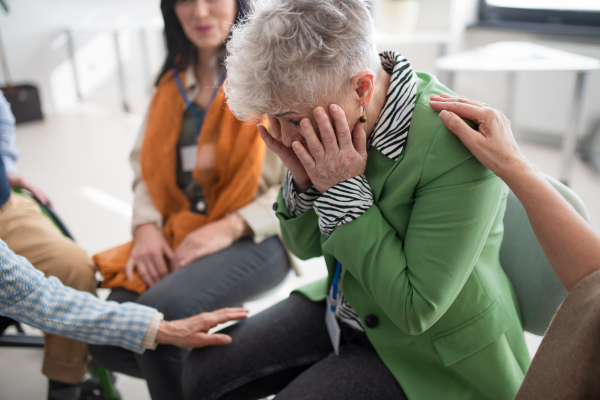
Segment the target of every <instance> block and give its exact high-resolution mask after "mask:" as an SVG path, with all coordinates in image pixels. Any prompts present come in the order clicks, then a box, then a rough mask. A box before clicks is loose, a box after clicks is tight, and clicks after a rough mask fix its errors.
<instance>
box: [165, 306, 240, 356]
mask: <svg viewBox="0 0 600 400" xmlns="http://www.w3.org/2000/svg"><path fill="white" fill-rule="evenodd" d="M247 315H248V310H246V309H244V308H221V309H220V310H216V311H213V312H206V313H202V314H198V315H194V316H193V317H190V318H185V319H178V320H175V321H162V322H161V323H160V326H159V327H158V333H157V334H156V343H158V344H171V345H174V346H179V347H184V348H193V347H205V346H220V345H225V344H229V343H231V337H230V336H227V335H224V334H222V333H215V334H212V335H210V334H208V331H209V330H210V329H212V328H214V327H215V326H217V325H219V324H222V323H225V322H228V321H234V320H238V319H244V318H246V316H247Z"/></svg>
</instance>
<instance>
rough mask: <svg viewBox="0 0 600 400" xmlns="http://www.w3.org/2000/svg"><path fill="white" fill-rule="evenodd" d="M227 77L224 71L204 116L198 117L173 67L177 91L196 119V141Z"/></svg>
mask: <svg viewBox="0 0 600 400" xmlns="http://www.w3.org/2000/svg"><path fill="white" fill-rule="evenodd" d="M226 75H227V71H224V72H223V75H221V78H220V79H219V83H218V84H217V87H215V90H214V91H213V93H212V96H211V97H210V101H209V102H208V106H207V107H206V108H205V109H204V111H202V115H198V113H197V112H196V109H195V108H194V104H193V103H192V102H191V100H190V98H189V97H188V95H187V93H186V92H185V89H184V88H183V83H182V82H181V78H179V71H178V70H177V68H176V67H173V76H174V77H175V83H177V89H179V94H180V95H181V97H182V98H183V101H184V102H185V106H186V108H187V109H189V110H190V112H191V113H192V116H193V117H194V120H195V121H196V140H197V138H198V136H200V128H201V127H202V124H203V123H204V118H205V117H206V112H207V111H208V109H209V108H210V106H211V104H212V102H213V100H214V99H215V97H216V96H217V92H218V91H219V88H220V87H221V85H222V84H223V82H224V81H225V76H226Z"/></svg>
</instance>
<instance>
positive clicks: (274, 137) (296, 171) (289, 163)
mask: <svg viewBox="0 0 600 400" xmlns="http://www.w3.org/2000/svg"><path fill="white" fill-rule="evenodd" d="M267 118H268V119H269V126H270V130H271V133H269V131H268V130H267V128H265V126H264V125H260V124H259V125H258V132H259V134H260V137H261V138H262V140H263V141H264V142H265V144H266V145H267V147H268V148H269V149H271V151H272V152H273V153H275V154H277V156H278V157H279V158H280V159H281V162H283V165H285V166H286V168H287V169H288V170H289V171H290V173H291V174H292V177H293V178H294V185H295V186H296V191H297V192H298V193H304V192H306V191H307V190H308V189H310V188H311V186H312V185H313V183H312V181H311V180H310V177H309V176H308V174H307V173H306V170H305V169H304V166H302V163H301V162H300V160H299V159H298V157H297V156H296V153H294V150H292V149H291V148H289V147H287V146H285V145H284V144H283V142H282V141H281V124H280V123H279V120H278V119H277V118H275V117H273V116H271V115H267Z"/></svg>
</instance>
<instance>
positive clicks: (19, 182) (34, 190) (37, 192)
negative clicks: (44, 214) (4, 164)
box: [6, 173, 52, 206]
mask: <svg viewBox="0 0 600 400" xmlns="http://www.w3.org/2000/svg"><path fill="white" fill-rule="evenodd" d="M6 179H8V184H9V185H10V187H12V188H18V189H25V190H28V191H30V192H31V194H32V195H33V197H35V198H36V199H38V201H39V202H40V203H42V204H44V205H47V206H50V205H52V202H51V201H50V199H49V198H48V196H46V193H44V191H43V190H42V189H40V188H39V187H38V186H36V185H35V184H34V183H33V182H31V181H30V180H29V179H27V178H25V177H24V176H22V175H20V174H14V173H7V174H6Z"/></svg>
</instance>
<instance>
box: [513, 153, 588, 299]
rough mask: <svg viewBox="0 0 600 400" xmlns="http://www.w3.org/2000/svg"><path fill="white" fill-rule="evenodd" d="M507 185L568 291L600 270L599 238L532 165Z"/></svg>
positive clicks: (526, 166) (521, 171) (518, 171)
mask: <svg viewBox="0 0 600 400" xmlns="http://www.w3.org/2000/svg"><path fill="white" fill-rule="evenodd" d="M504 179H505V182H506V184H507V185H508V186H509V187H510V188H511V190H512V191H513V193H514V194H515V196H517V198H518V199H519V201H520V202H521V204H522V205H523V207H524V208H525V211H526V212H527V216H528V217H529V221H530V223H531V226H532V228H533V231H534V233H535V235H536V237H537V239H538V241H539V242H540V244H541V246H542V249H543V250H544V252H545V253H546V256H547V257H548V260H549V261H550V264H551V265H552V268H553V269H554V271H555V272H556V275H558V277H559V279H560V281H561V282H562V284H563V285H564V286H565V288H566V289H567V290H570V289H571V288H572V287H573V286H574V285H575V284H576V283H577V282H579V280H581V279H582V278H584V277H585V276H587V275H588V274H590V273H592V272H594V271H597V270H598V269H600V236H599V235H598V234H597V233H596V232H594V230H593V229H592V228H591V226H590V225H589V224H588V223H587V222H586V221H585V220H584V219H583V218H582V217H581V216H580V215H579V214H578V213H577V212H576V211H575V210H574V209H573V207H572V206H571V205H570V204H569V203H568V202H567V201H566V200H565V199H564V198H563V197H562V196H561V195H560V193H558V192H557V191H556V189H554V187H552V185H551V184H550V183H549V182H548V181H547V180H546V179H545V178H544V176H543V175H542V174H541V173H540V171H539V170H538V169H537V168H536V167H535V166H533V165H531V164H528V165H524V166H523V167H522V168H519V169H518V170H517V171H515V172H514V173H513V174H512V175H510V177H504Z"/></svg>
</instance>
